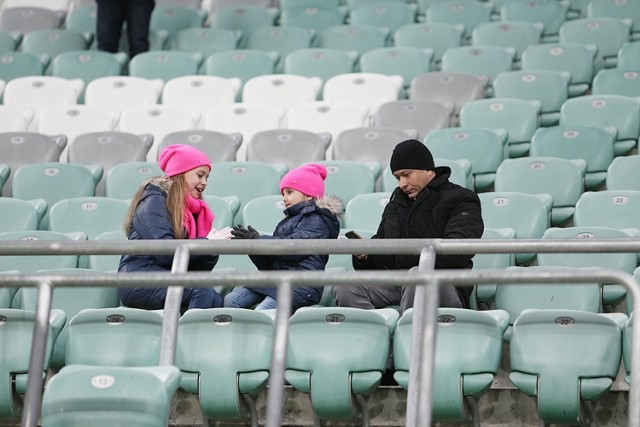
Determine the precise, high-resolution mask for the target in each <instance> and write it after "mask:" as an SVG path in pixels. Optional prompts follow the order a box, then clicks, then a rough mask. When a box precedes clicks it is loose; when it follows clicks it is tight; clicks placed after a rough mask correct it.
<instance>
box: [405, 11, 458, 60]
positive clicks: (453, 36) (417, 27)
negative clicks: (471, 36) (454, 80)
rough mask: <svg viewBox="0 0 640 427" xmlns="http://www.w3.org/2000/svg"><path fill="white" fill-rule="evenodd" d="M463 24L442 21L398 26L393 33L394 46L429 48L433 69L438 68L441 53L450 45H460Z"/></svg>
mask: <svg viewBox="0 0 640 427" xmlns="http://www.w3.org/2000/svg"><path fill="white" fill-rule="evenodd" d="M463 32H464V26H463V25H457V24H447V23H444V22H431V23H424V22H416V23H413V24H406V25H403V26H402V27H400V28H398V29H397V30H396V32H395V33H394V34H393V39H394V43H395V46H398V47H404V46H406V47H418V48H422V49H431V52H432V55H433V64H434V69H436V70H439V69H440V61H441V60H442V55H443V54H444V52H445V51H446V50H447V49H449V48H450V47H456V46H461V45H462V34H463Z"/></svg>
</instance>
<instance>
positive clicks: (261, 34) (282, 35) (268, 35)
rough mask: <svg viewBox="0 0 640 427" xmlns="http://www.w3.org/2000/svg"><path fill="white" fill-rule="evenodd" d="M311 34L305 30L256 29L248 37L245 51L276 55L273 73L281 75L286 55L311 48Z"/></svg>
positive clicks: (287, 28) (296, 28)
mask: <svg viewBox="0 0 640 427" xmlns="http://www.w3.org/2000/svg"><path fill="white" fill-rule="evenodd" d="M312 39H313V32H312V31H310V30H309V29H306V28H299V27H287V26H273V27H261V28H256V29H255V30H254V31H253V32H252V33H251V36H250V37H249V40H248V42H247V49H254V50H263V51H266V52H276V53H278V55H279V56H278V58H279V59H278V62H276V67H275V72H276V73H283V71H284V61H285V58H286V57H287V55H288V54H289V53H291V52H294V51H296V50H298V49H308V48H310V47H311V41H312Z"/></svg>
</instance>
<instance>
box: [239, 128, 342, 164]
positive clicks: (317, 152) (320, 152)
mask: <svg viewBox="0 0 640 427" xmlns="http://www.w3.org/2000/svg"><path fill="white" fill-rule="evenodd" d="M330 143H331V135H330V134H329V133H326V132H325V133H313V132H309V131H306V130H298V129H274V130H265V131H262V132H257V133H255V134H254V135H253V137H252V138H251V140H249V141H248V142H247V161H249V162H260V163H270V164H276V165H285V166H286V167H287V169H289V170H291V169H294V168H296V167H298V166H300V165H301V164H303V163H309V162H314V161H318V160H324V159H325V152H326V151H327V148H328V147H329V144H330Z"/></svg>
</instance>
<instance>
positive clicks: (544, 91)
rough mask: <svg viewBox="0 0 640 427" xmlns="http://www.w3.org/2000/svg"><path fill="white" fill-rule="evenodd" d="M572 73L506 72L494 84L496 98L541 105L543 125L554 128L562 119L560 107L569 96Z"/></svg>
mask: <svg viewBox="0 0 640 427" xmlns="http://www.w3.org/2000/svg"><path fill="white" fill-rule="evenodd" d="M570 80H571V75H570V74H569V73H568V72H566V71H565V72H556V71H547V70H527V71H506V72H502V73H499V74H498V75H497V76H496V78H495V79H494V81H493V94H494V96H495V97H496V98H517V99H524V100H526V101H538V102H539V103H540V124H541V125H542V126H552V125H555V124H557V123H558V120H559V119H560V108H561V107H562V104H563V103H564V102H565V101H566V100H567V98H568V97H569V82H570Z"/></svg>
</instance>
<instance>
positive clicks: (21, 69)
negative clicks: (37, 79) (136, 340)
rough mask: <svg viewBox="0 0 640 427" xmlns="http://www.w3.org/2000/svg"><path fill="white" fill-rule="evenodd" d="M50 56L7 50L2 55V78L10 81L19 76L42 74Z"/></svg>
mask: <svg viewBox="0 0 640 427" xmlns="http://www.w3.org/2000/svg"><path fill="white" fill-rule="evenodd" d="M49 60H50V58H49V57H48V56H46V55H44V56H43V55H41V56H36V55H33V54H31V53H26V52H14V51H7V52H2V55H0V79H2V80H4V81H5V82H9V81H10V80H13V79H15V78H18V77H25V76H41V75H43V74H44V70H45V67H46V66H47V65H48V64H49Z"/></svg>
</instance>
